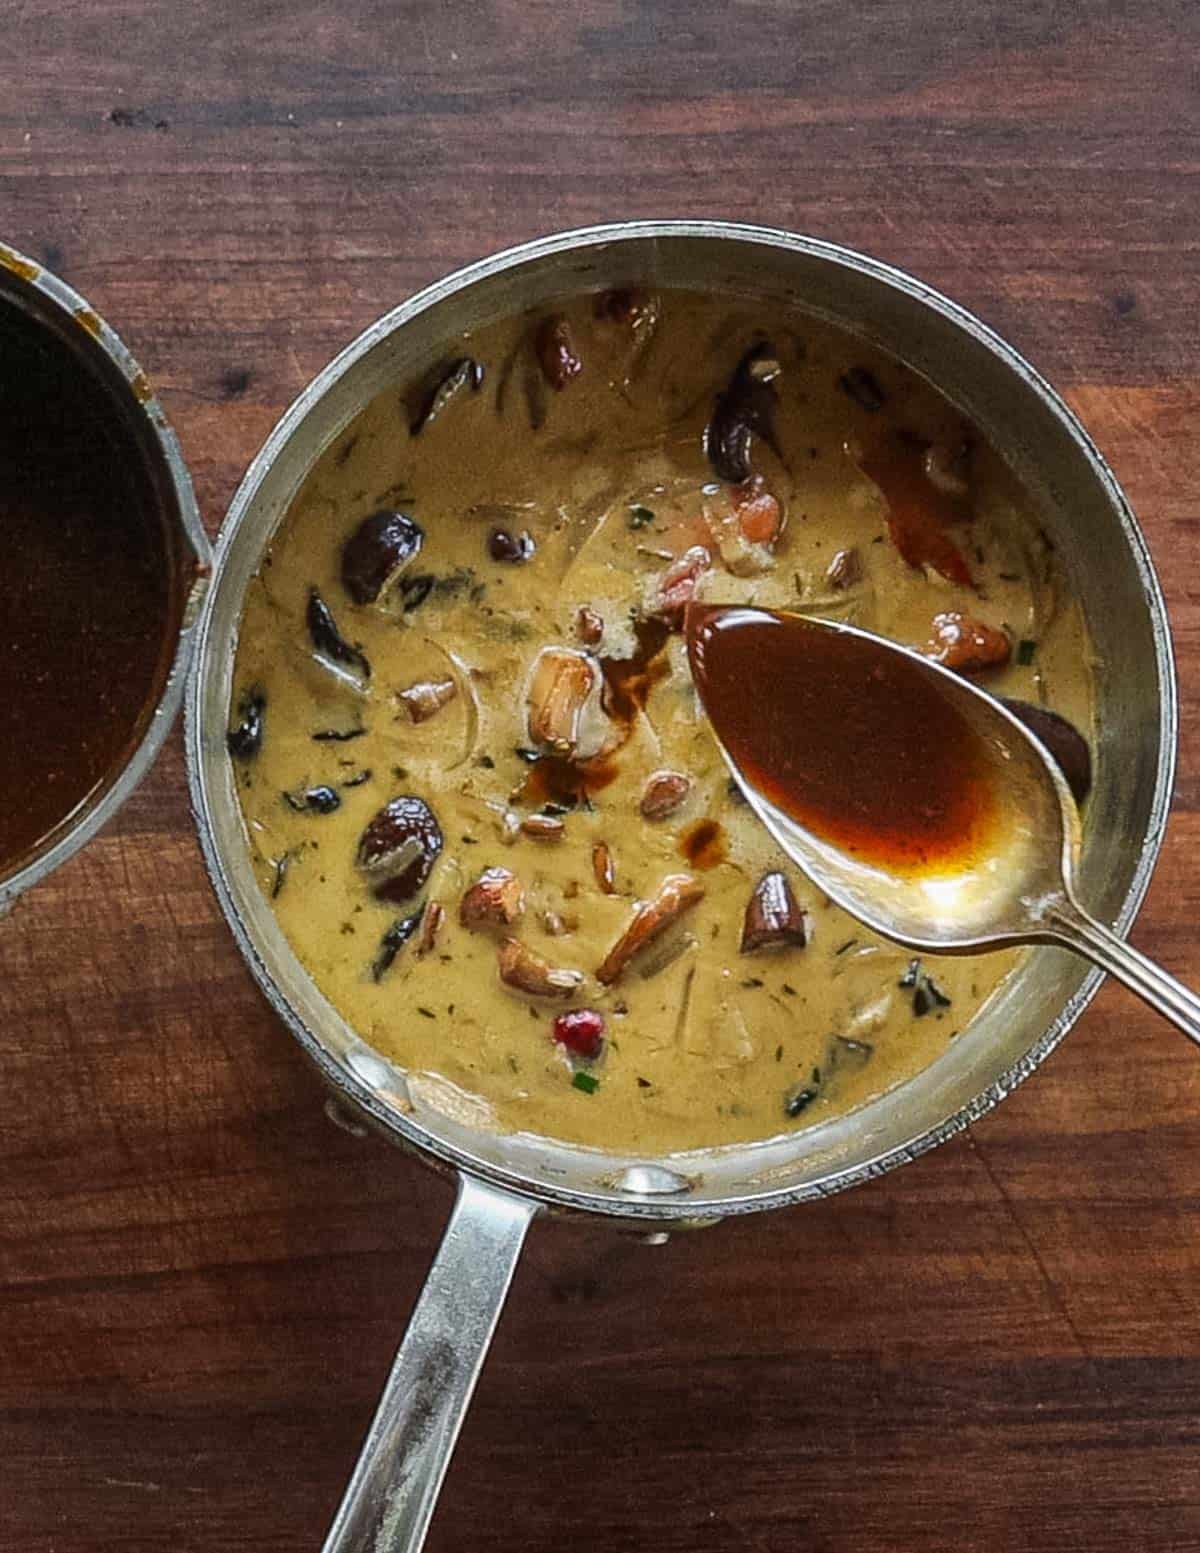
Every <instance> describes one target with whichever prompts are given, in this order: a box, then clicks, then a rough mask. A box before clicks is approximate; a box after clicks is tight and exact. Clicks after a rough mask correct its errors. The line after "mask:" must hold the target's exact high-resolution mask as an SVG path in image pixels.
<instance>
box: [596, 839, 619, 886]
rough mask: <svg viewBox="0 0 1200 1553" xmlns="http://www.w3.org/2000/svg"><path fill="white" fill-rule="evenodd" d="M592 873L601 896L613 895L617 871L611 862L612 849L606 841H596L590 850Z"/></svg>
mask: <svg viewBox="0 0 1200 1553" xmlns="http://www.w3.org/2000/svg"><path fill="white" fill-rule="evenodd" d="M592 873H593V874H594V875H595V876H596V883H597V885H599V887H600V890H601V892H602V893H603V894H605V895H612V894H614V893H615V891H616V888H617V884H616V879H617V870H616V865H615V864H614V862H613V855H612V849H611V848H610V847H609V845H608V842H607V841H597V843H596V844H595V846H594V847H593V848H592Z"/></svg>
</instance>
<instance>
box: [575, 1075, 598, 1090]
mask: <svg viewBox="0 0 1200 1553" xmlns="http://www.w3.org/2000/svg"><path fill="white" fill-rule="evenodd" d="M571 1088H572V1089H582V1090H583V1092H584V1094H585V1095H594V1094H595V1093H596V1091H597V1090H598V1089H599V1088H600V1080H599V1079H598V1078H594V1077H593V1076H592V1074H590V1073H577V1074H576V1075H575V1077H574V1078H573V1079H572V1080H571Z"/></svg>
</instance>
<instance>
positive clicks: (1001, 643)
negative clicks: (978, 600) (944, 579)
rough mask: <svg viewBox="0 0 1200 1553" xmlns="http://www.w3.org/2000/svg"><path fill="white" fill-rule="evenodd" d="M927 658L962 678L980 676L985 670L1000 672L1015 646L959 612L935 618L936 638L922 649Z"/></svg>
mask: <svg viewBox="0 0 1200 1553" xmlns="http://www.w3.org/2000/svg"><path fill="white" fill-rule="evenodd" d="M921 650H922V652H924V654H925V656H926V657H927V658H932V659H933V661H934V662H935V663H940V664H943V665H944V666H945V667H946V668H948V669H957V670H958V672H959V673H960V674H977V673H979V671H980V670H982V669H998V668H1001V667H1002V666H1003V665H1004V664H1006V663H1007V662H1008V660H1009V658H1010V657H1011V656H1012V643H1011V642H1010V641H1009V639H1008V635H1007V633H1006V632H1004V631H999V630H997V629H996V627H995V626H990V625H988V624H987V623H986V622H985V621H983V620H977V619H976V618H975V616H974V615H964V614H962V613H961V611H959V610H957V609H949V610H946V611H945V612H944V613H943V614H940V615H934V617H933V637H932V639H931V640H930V641H929V643H928V644H927V645H926V646H925V647H923V648H922V649H921Z"/></svg>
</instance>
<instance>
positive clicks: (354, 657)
mask: <svg viewBox="0 0 1200 1553" xmlns="http://www.w3.org/2000/svg"><path fill="white" fill-rule="evenodd" d="M304 619H305V623H306V624H307V626H308V637H309V640H310V641H311V642H312V644H313V647H314V648H315V649H316V651H317V652H318V654H319V655H320V656H321V657H322V658H325V659H327V660H328V661H329V662H330V663H340V664H343V665H344V666H345V667H346V668H348V669H352V670H356V671H357V672H358V673H359V674H361V676H362V677H363V679H370V677H371V665H370V663H369V662H368V661H367V655H366V653H364V652H363V650H362V648H361V647H355V646H354V645H353V644H352V643H350V642H348V641H347V640H346V638H345V637H344V636H343V635H342V633H341V632H340V631H339V630H338V627H337V621H336V620H335V619H334V618H333V611H332V610H331V609H330V607H329V605H328V604H326V602H325V600H324V599H323V598H322V597H321V595H320V592H319V591H318V590H317V589H316V588H310V589H309V590H308V608H307V609H306V610H305V614H304Z"/></svg>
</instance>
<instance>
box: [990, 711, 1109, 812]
mask: <svg viewBox="0 0 1200 1553" xmlns="http://www.w3.org/2000/svg"><path fill="white" fill-rule="evenodd" d="M1000 700H1001V701H1002V702H1003V703H1004V705H1005V706H1006V707H1007V708H1008V710H1009V711H1010V712H1011V713H1012V714H1013V716H1014V717H1018V718H1020V720H1021V721H1022V722H1023V723H1024V724H1025V726H1026V727H1027V728H1028V729H1029V731H1030V733H1032V734H1034V735H1035V736H1036V737H1037V738H1039V739H1040V740H1041V741H1042V743H1043V744H1044V745H1045V746H1046V748H1047V749H1048V750H1049V752H1050V754H1051V755H1052V756H1053V757H1054V760H1055V762H1056V763H1057V765H1058V768H1059V770H1060V771H1061V772H1062V774H1063V776H1064V777H1065V778H1066V782H1067V786H1068V787H1069V788H1070V789H1071V792H1072V793H1073V794H1074V797H1075V802H1076V803H1082V802H1083V800H1084V799H1085V798H1086V797H1087V795H1088V791H1089V789H1090V788H1091V785H1092V752H1091V750H1090V749H1089V748H1088V742H1087V740H1086V739H1085V738H1084V736H1083V735H1082V734H1081V733H1080V731H1079V729H1078V728H1076V726H1075V724H1074V723H1072V722H1069V721H1068V720H1067V718H1065V717H1063V716H1062V715H1061V714H1060V713H1059V712H1052V711H1050V709H1049V708H1048V707H1044V706H1033V705H1031V703H1030V702H1028V701H1016V700H1013V699H1012V698H1010V697H1009V696H1001V697H1000Z"/></svg>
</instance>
